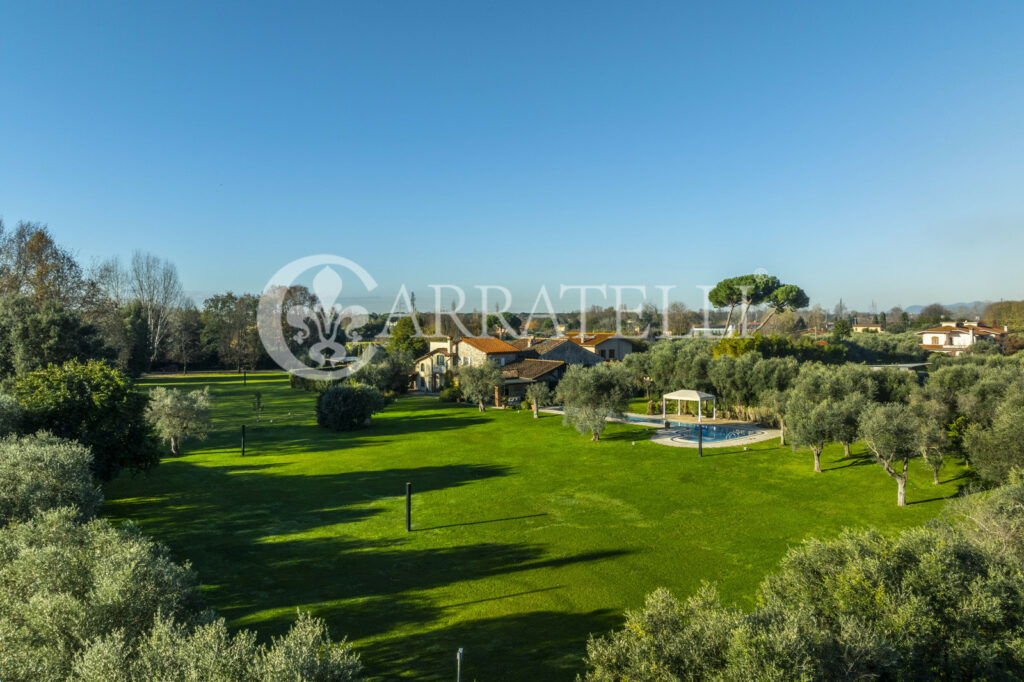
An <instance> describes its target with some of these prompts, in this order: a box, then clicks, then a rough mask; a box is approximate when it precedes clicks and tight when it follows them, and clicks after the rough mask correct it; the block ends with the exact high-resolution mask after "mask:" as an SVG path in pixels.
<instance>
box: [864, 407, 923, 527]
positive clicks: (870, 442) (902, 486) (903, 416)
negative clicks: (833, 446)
mask: <svg viewBox="0 0 1024 682" xmlns="http://www.w3.org/2000/svg"><path fill="white" fill-rule="evenodd" d="M919 429H920V422H919V421H918V420H917V418H916V417H915V415H914V413H913V411H912V410H911V409H910V408H909V407H908V406H906V405H900V404H898V403H886V404H882V405H872V406H871V407H869V408H868V409H867V410H865V412H864V416H863V417H862V419H861V426H860V432H861V437H862V438H863V439H864V442H865V443H866V444H867V446H868V448H869V449H870V450H871V452H872V453H874V455H875V459H876V460H877V461H878V463H879V464H880V465H881V466H882V468H883V469H884V470H885V473H887V474H889V476H891V477H892V478H893V480H895V481H896V504H897V505H898V506H900V507H903V506H906V504H907V476H908V470H909V468H910V460H911V459H913V458H914V457H917V456H918V455H920V453H921V450H920V431H919Z"/></svg>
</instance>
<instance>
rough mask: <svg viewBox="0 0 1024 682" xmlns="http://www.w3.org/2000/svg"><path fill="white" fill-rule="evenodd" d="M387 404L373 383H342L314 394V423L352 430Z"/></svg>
mask: <svg viewBox="0 0 1024 682" xmlns="http://www.w3.org/2000/svg"><path fill="white" fill-rule="evenodd" d="M387 404H388V400H387V399H386V398H385V397H384V395H383V394H382V393H381V392H380V391H378V390H377V389H376V388H374V387H372V386H363V385H362V384H342V385H340V386H335V387H333V388H329V389H327V390H326V391H324V392H323V393H321V394H320V396H319V397H318V398H317V401H316V423H317V424H319V425H320V426H323V427H324V428H328V429H331V430H332V431H352V430H353V429H358V428H362V427H364V426H367V425H369V423H370V417H371V416H373V415H374V414H375V413H377V412H380V411H381V410H383V409H384V408H385V407H386V406H387Z"/></svg>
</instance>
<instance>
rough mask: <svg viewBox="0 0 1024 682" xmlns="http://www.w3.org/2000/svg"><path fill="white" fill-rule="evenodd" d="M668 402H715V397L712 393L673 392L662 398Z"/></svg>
mask: <svg viewBox="0 0 1024 682" xmlns="http://www.w3.org/2000/svg"><path fill="white" fill-rule="evenodd" d="M662 398H666V399H668V400H692V401H693V402H699V401H701V400H714V398H715V396H713V395H711V394H710V393H704V392H703V391H690V390H685V389H684V390H682V391H672V392H671V393H666V394H665V395H663V396H662Z"/></svg>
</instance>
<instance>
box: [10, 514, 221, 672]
mask: <svg viewBox="0 0 1024 682" xmlns="http://www.w3.org/2000/svg"><path fill="white" fill-rule="evenodd" d="M199 599H200V596H199V591H198V589H197V584H196V577H195V574H194V573H193V572H192V571H191V570H190V569H189V567H188V566H187V565H186V566H179V565H177V564H175V563H174V562H173V561H171V559H170V557H169V555H168V553H167V551H166V550H165V549H164V548H162V547H160V546H159V545H157V544H155V543H154V542H153V541H152V540H149V539H148V538H146V537H144V536H143V535H142V534H141V533H140V532H139V531H138V530H137V529H136V528H134V527H132V526H122V527H121V528H114V527H113V526H111V525H110V524H109V523H107V522H106V521H102V520H93V521H89V522H87V523H84V524H83V523H80V522H79V512H78V511H77V510H75V509H71V508H64V509H55V510H50V511H45V512H42V513H40V514H39V515H37V516H35V517H33V518H32V519H30V520H29V521H25V522H19V523H12V524H11V525H9V526H7V527H6V528H4V529H2V530H0V641H2V642H3V643H4V646H3V655H2V656H0V679H3V680H63V679H66V678H67V677H68V675H69V673H70V672H71V669H72V666H73V664H74V660H75V658H76V656H77V655H78V654H79V653H81V651H82V650H83V649H84V648H85V647H86V645H87V644H88V642H90V641H91V640H93V639H95V638H99V637H104V636H108V635H111V634H112V633H114V632H121V633H123V636H124V637H125V638H127V639H128V640H129V641H131V640H134V639H135V638H137V637H139V636H140V635H141V634H142V633H144V632H145V631H147V630H148V629H149V628H150V627H151V625H152V622H153V616H154V615H155V614H156V613H157V612H160V613H161V614H162V615H163V616H165V617H168V618H175V619H177V620H180V621H182V622H192V621H194V620H195V619H196V618H197V617H199V614H201V611H200V610H199V604H200V602H199Z"/></svg>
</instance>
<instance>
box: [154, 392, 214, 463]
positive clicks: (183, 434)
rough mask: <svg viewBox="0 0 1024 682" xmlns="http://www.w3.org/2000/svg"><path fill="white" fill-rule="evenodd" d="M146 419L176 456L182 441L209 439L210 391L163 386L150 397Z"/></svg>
mask: <svg viewBox="0 0 1024 682" xmlns="http://www.w3.org/2000/svg"><path fill="white" fill-rule="evenodd" d="M146 417H147V418H148V419H149V421H150V423H151V424H152V425H153V429H154V430H155V431H156V433H157V435H158V436H160V438H162V439H163V440H164V441H166V442H167V443H169V444H170V447H171V455H172V456H175V457H176V456H177V455H178V449H179V446H180V445H181V443H182V441H184V440H186V439H187V438H197V439H199V440H203V439H205V438H206V435H207V431H208V430H209V427H210V390H209V387H207V388H204V389H203V390H201V391H188V392H186V391H179V390H178V389H174V388H164V387H163V386H160V387H158V388H154V389H153V390H152V391H151V392H150V394H149V407H147V408H146Z"/></svg>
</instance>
